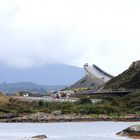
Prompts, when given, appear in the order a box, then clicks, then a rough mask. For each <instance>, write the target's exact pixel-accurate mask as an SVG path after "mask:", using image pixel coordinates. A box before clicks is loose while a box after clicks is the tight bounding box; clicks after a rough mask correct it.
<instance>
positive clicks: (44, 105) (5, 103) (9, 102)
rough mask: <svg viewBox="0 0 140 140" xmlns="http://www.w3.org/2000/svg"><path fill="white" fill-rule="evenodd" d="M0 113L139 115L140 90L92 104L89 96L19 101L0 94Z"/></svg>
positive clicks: (19, 114) (114, 116)
mask: <svg viewBox="0 0 140 140" xmlns="http://www.w3.org/2000/svg"><path fill="white" fill-rule="evenodd" d="M0 101H1V102H0V114H6V113H12V114H15V115H17V116H21V115H25V114H31V113H37V112H45V113H52V112H54V111H56V110H57V111H61V112H62V114H82V115H91V116H92V115H94V116H96V115H100V114H104V115H109V116H112V117H113V118H117V117H118V116H124V115H127V114H139V115H140V92H135V93H132V94H129V95H126V96H124V97H115V98H114V97H108V98H106V99H104V100H103V101H102V102H99V103H96V104H92V103H91V100H90V98H89V97H82V98H80V99H79V100H78V101H77V102H75V103H72V102H55V103H54V102H46V101H45V102H44V101H42V100H40V101H32V102H29V101H21V100H18V99H16V98H7V97H6V96H3V95H1V96H0Z"/></svg>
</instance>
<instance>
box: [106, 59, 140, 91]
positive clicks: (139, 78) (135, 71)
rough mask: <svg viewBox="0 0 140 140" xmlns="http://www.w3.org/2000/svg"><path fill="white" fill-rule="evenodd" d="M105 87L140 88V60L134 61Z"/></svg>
mask: <svg viewBox="0 0 140 140" xmlns="http://www.w3.org/2000/svg"><path fill="white" fill-rule="evenodd" d="M104 89H114V90H116V89H140V60H139V61H135V62H133V63H132V64H131V66H130V67H129V68H128V69H127V70H126V71H124V72H123V73H121V74H120V75H118V76H116V77H114V78H113V79H111V80H110V81H108V82H107V83H106V84H105V86H104Z"/></svg>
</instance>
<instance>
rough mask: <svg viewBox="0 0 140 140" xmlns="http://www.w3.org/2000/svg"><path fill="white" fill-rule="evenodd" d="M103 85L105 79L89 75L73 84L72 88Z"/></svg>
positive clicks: (95, 87) (94, 87) (93, 87)
mask: <svg viewBox="0 0 140 140" xmlns="http://www.w3.org/2000/svg"><path fill="white" fill-rule="evenodd" d="M101 85H103V81H101V80H100V79H94V78H91V77H90V76H89V75H86V76H84V77H83V78H82V79H80V80H79V81H78V82H76V83H75V84H73V85H72V86H71V87H70V88H92V89H97V88H99V87H100V86H101Z"/></svg>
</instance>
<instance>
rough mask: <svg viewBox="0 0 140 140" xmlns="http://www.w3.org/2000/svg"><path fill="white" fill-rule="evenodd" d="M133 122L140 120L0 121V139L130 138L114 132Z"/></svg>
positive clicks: (109, 139)
mask: <svg viewBox="0 0 140 140" xmlns="http://www.w3.org/2000/svg"><path fill="white" fill-rule="evenodd" d="M135 124H140V122H77V123H73V122H72V123H0V140H26V139H27V138H29V137H32V136H35V135H46V136H48V140H81V139H82V140H131V139H129V138H124V137H118V136H116V135H115V134H116V133H117V132H119V131H121V130H123V129H125V128H127V127H129V126H131V125H135ZM25 137H26V138H25Z"/></svg>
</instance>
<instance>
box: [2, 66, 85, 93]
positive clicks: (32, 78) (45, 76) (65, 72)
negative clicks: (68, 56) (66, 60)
mask: <svg viewBox="0 0 140 140" xmlns="http://www.w3.org/2000/svg"><path fill="white" fill-rule="evenodd" d="M83 75H84V70H83V69H82V68H79V67H75V66H70V65H65V64H53V65H44V66H40V67H32V68H30V69H18V68H12V67H7V66H5V65H2V64H1V65H0V83H1V84H0V90H1V91H5V92H10V91H11V92H14V91H16V90H23V89H27V90H29V91H39V92H40V91H41V92H42V91H43V92H44V91H46V89H47V90H50V89H59V88H62V87H66V86H69V85H71V84H73V83H74V82H76V81H77V80H78V79H80V78H81V77H82V76H83ZM34 83H36V84H34Z"/></svg>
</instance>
